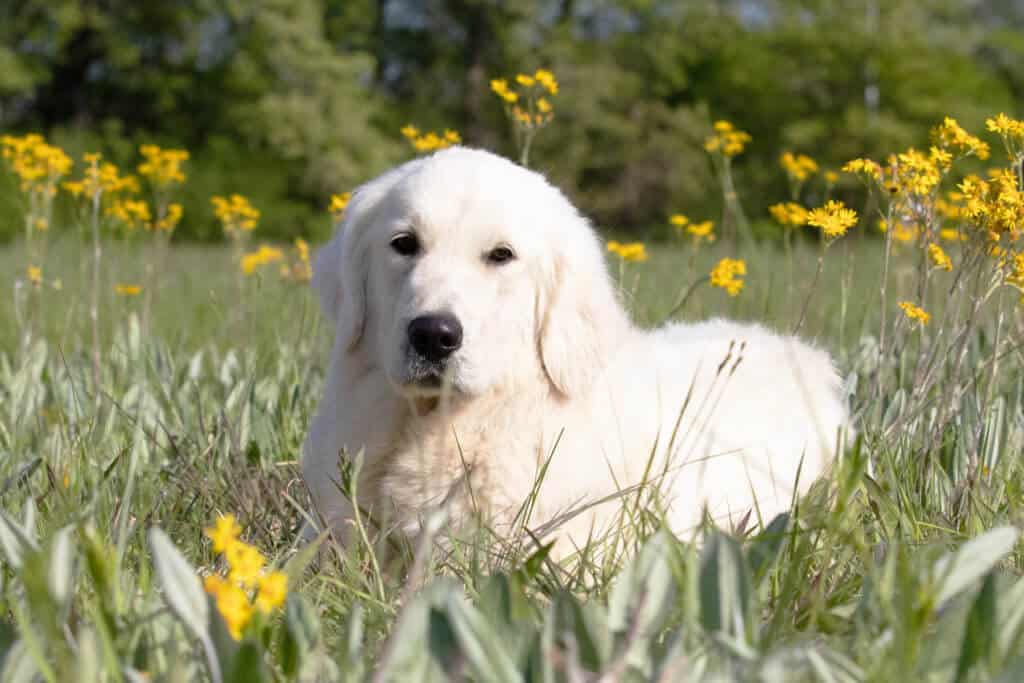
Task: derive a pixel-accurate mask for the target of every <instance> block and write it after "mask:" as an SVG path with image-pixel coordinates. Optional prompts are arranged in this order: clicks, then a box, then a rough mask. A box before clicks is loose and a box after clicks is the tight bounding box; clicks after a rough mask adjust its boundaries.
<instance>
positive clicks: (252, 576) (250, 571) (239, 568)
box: [224, 541, 267, 587]
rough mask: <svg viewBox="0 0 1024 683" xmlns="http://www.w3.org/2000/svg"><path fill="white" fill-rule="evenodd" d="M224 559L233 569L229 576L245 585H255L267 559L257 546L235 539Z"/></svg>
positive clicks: (226, 551) (225, 552)
mask: <svg viewBox="0 0 1024 683" xmlns="http://www.w3.org/2000/svg"><path fill="white" fill-rule="evenodd" d="M224 559H226V560H227V561H228V565H229V566H230V567H231V571H230V572H229V573H228V578H229V579H230V580H231V581H234V582H235V583H240V584H242V585H243V586H246V587H251V586H255V585H256V582H257V580H258V579H259V577H260V572H262V571H263V565H265V564H266V562H267V560H266V558H265V557H263V553H261V552H260V551H259V550H258V549H256V548H255V547H253V546H251V545H249V544H248V543H243V542H242V541H235V542H234V543H232V544H231V545H229V546H228V547H227V549H226V550H225V551H224Z"/></svg>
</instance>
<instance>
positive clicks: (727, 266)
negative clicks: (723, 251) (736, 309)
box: [711, 258, 747, 296]
mask: <svg viewBox="0 0 1024 683" xmlns="http://www.w3.org/2000/svg"><path fill="white" fill-rule="evenodd" d="M746 274H747V262H746V261H744V260H743V259H731V258H724V259H722V260H721V261H719V262H718V263H717V264H716V265H715V267H714V268H712V269H711V285H712V286H713V287H721V288H722V289H724V290H725V291H726V292H728V293H729V296H736V295H737V294H739V293H740V292H741V291H742V290H743V284H744V282H743V276H745V275H746Z"/></svg>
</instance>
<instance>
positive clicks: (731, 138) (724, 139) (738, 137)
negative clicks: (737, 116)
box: [704, 121, 751, 157]
mask: <svg viewBox="0 0 1024 683" xmlns="http://www.w3.org/2000/svg"><path fill="white" fill-rule="evenodd" d="M713 129H714V131H715V132H714V135H712V136H711V137H709V138H707V139H706V140H704V149H705V150H707V151H708V152H720V153H721V154H722V155H724V156H726V157H734V156H736V155H737V154H739V153H741V152H742V151H743V149H744V148H745V147H746V145H747V143H749V142H750V141H751V137H750V135H749V134H748V133H745V132H744V131H742V130H737V129H736V128H735V127H734V126H733V125H732V124H731V123H729V122H728V121H715V123H714V126H713Z"/></svg>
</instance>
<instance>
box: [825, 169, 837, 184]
mask: <svg viewBox="0 0 1024 683" xmlns="http://www.w3.org/2000/svg"><path fill="white" fill-rule="evenodd" d="M838 182H839V174H838V173H836V172H835V171H825V183H826V184H828V185H835V184H836V183H838Z"/></svg>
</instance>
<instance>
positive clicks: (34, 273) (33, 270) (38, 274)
mask: <svg viewBox="0 0 1024 683" xmlns="http://www.w3.org/2000/svg"><path fill="white" fill-rule="evenodd" d="M26 275H27V276H28V281H29V282H31V283H32V284H33V285H35V286H37V287H38V286H39V285H41V284H43V269H42V268H40V267H39V266H29V267H28V269H27V270H26Z"/></svg>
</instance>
